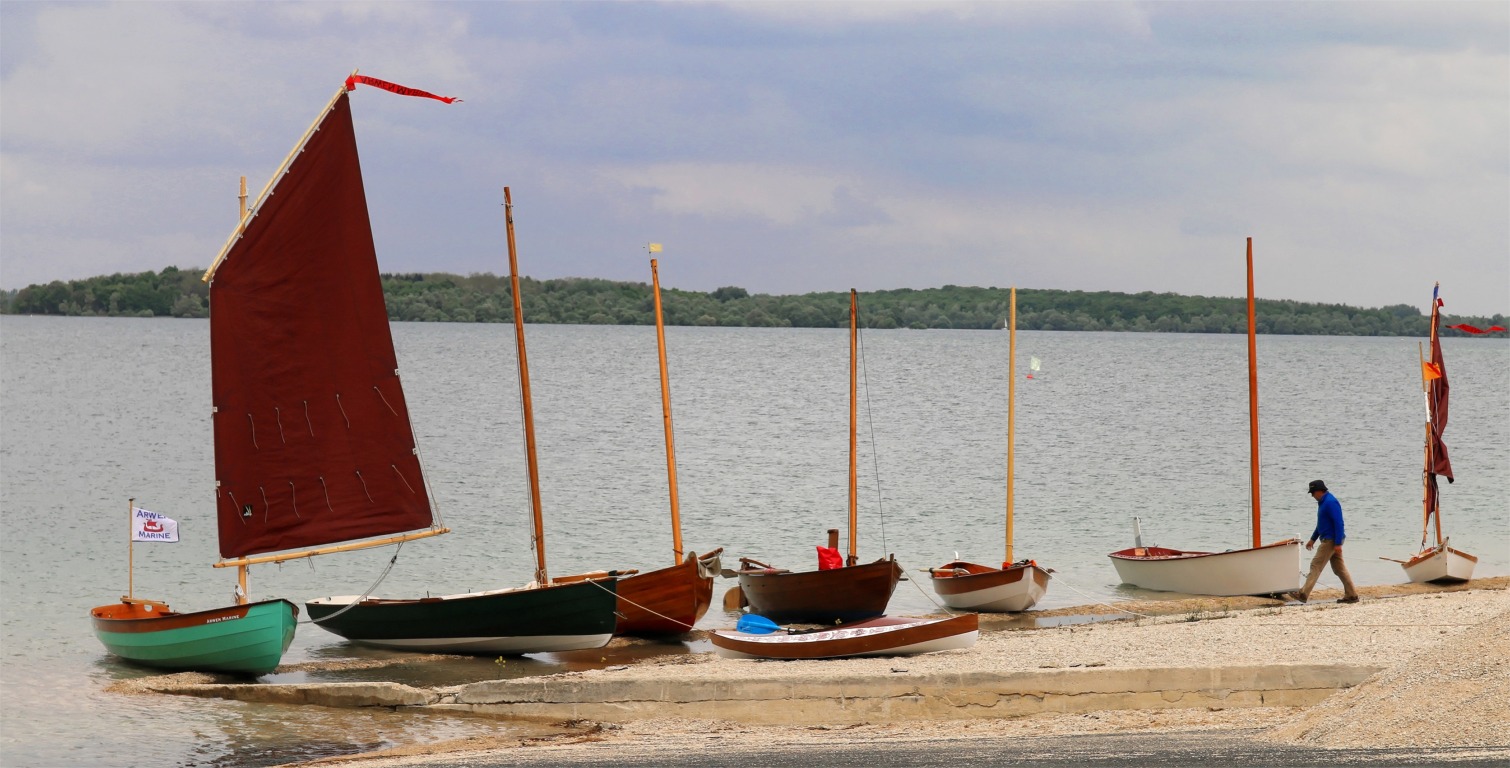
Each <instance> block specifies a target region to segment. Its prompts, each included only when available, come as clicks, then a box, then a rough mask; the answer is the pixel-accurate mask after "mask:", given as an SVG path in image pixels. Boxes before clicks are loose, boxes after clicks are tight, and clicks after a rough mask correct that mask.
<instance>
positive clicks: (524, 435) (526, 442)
mask: <svg viewBox="0 0 1510 768" xmlns="http://www.w3.org/2000/svg"><path fill="white" fill-rule="evenodd" d="M510 290H512V289H510ZM510 300H512V297H510ZM519 365H520V362H519V348H518V345H517V344H516V345H515V346H514V368H515V372H516V373H517V371H518V368H519ZM514 393H515V394H516V395H518V397H519V414H520V416H519V444H520V445H522V446H523V447H524V453H525V456H526V460H525V462H524V501H525V505H524V508H525V509H527V510H531V512H530V515H531V517H533V514H534V512H533V510H534V508H535V496H534V493H535V491H534V489H533V488H532V487H531V486H530V478H529V474H530V464H529V460H528V458H527V457H528V456H529V451H530V435H529V429H528V428H527V427H526V425H525V423H524V381H523V377H521V376H518V375H516V376H514ZM534 531H535V529H534V528H533V527H531V528H530V542H529V547H530V552H532V553H533V552H537V551H539V550H538V547H539V546H540V542H539V541H537V540H536V536H535V532H534ZM537 576H538V574H537ZM537 580H538V579H537Z"/></svg>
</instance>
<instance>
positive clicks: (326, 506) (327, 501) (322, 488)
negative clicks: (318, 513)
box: [320, 475, 336, 512]
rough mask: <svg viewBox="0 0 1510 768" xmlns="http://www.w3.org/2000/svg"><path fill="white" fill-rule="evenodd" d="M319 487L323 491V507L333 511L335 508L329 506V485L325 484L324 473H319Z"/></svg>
mask: <svg viewBox="0 0 1510 768" xmlns="http://www.w3.org/2000/svg"><path fill="white" fill-rule="evenodd" d="M320 489H321V490H323V491H325V508H326V509H328V510H330V511H331V512H335V511H336V508H335V507H333V506H331V504H330V486H328V485H326V484H325V476H324V475H320Z"/></svg>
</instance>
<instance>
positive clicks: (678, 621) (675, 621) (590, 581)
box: [587, 577, 692, 629]
mask: <svg viewBox="0 0 1510 768" xmlns="http://www.w3.org/2000/svg"><path fill="white" fill-rule="evenodd" d="M625 578H629V577H625ZM587 583H588V584H591V585H593V586H595V587H597V588H598V589H601V590H603V591H604V592H612V593H613V595H614V597H616V598H618V599H620V600H623V601H624V602H626V603H629V604H630V605H632V606H634V607H636V608H638V609H640V610H642V611H644V612H646V613H653V614H655V615H657V616H659V617H661V618H663V619H665V620H666V621H669V622H671V623H672V624H680V625H682V626H684V627H686V628H687V629H692V625H691V624H688V623H687V622H685V621H682V620H681V619H673V618H671V617H670V616H667V615H666V614H664V613H661V612H659V611H656V610H655V609H653V608H650V607H648V606H644V605H640V604H639V603H636V602H635V601H633V600H630V599H629V598H627V597H625V596H623V595H621V594H619V593H618V590H615V589H609V588H608V587H605V586H603V585H602V584H599V583H598V581H597V580H596V579H587ZM614 613H616V614H618V615H619V617H620V618H623V616H624V614H622V613H619V612H618V611H614Z"/></svg>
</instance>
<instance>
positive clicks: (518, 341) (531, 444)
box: [503, 187, 550, 586]
mask: <svg viewBox="0 0 1510 768" xmlns="http://www.w3.org/2000/svg"><path fill="white" fill-rule="evenodd" d="M503 213H504V221H505V222H506V223H507V228H508V239H509V291H510V292H511V293H512V294H513V298H514V345H515V347H516V348H517V349H518V350H519V393H520V394H519V396H520V398H521V399H522V401H523V403H524V454H525V463H526V467H527V468H528V470H529V476H530V513H531V515H532V516H533V518H534V522H535V534H534V541H535V582H536V583H537V584H539V585H541V586H545V585H546V584H549V583H550V577H549V576H548V575H547V574H546V570H545V517H544V516H543V515H542V514H541V512H540V465H539V463H538V462H537V461H536V460H535V410H534V405H533V404H532V403H531V402H530V366H529V362H528V361H527V360H526V359H525V355H524V305H523V304H522V303H521V302H520V300H519V256H518V248H517V246H516V245H515V244H514V201H513V198H512V197H511V196H510V195H509V188H508V187H504V188H503Z"/></svg>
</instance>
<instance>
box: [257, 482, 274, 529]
mask: <svg viewBox="0 0 1510 768" xmlns="http://www.w3.org/2000/svg"><path fill="white" fill-rule="evenodd" d="M257 492H258V493H261V494H262V522H264V523H265V522H267V518H268V516H269V515H270V514H271V513H272V510H273V505H271V504H269V503H267V489H266V488H263V487H262V486H260V485H259V486H257Z"/></svg>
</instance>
